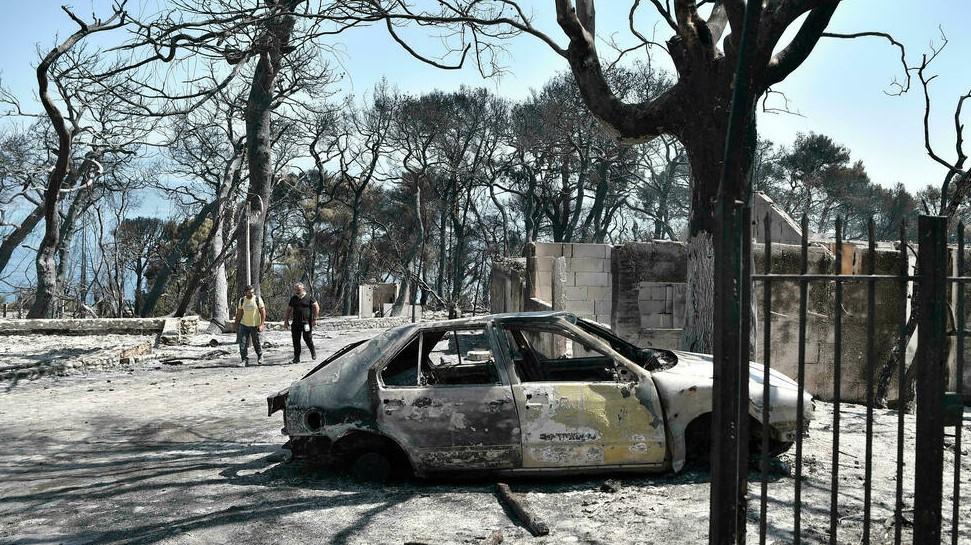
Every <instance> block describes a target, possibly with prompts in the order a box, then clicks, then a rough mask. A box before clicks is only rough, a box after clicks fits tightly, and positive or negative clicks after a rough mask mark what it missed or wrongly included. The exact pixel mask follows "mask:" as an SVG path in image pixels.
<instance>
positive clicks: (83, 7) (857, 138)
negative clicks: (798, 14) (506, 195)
mask: <svg viewBox="0 0 971 545" xmlns="http://www.w3.org/2000/svg"><path fill="white" fill-rule="evenodd" d="M254 1H255V0H254ZM62 3H63V0H61V1H55V0H0V5H2V6H3V9H4V17H3V18H2V19H0V50H2V52H3V54H2V57H0V78H2V80H3V83H4V85H6V86H7V87H8V88H10V89H12V90H13V91H14V92H15V93H16V94H18V95H20V96H21V97H23V98H24V99H25V101H29V99H30V98H31V97H32V92H33V88H34V85H35V82H34V80H33V73H32V69H33V66H34V65H35V63H36V59H37V55H36V51H37V47H38V46H39V47H41V48H43V49H47V48H49V47H51V46H52V45H53V44H54V36H55V34H59V35H60V36H62V37H63V36H66V35H67V34H68V33H70V32H72V31H73V30H74V28H75V27H74V23H72V22H71V21H70V20H69V19H68V18H67V16H66V15H65V14H64V13H63V12H62V11H61V10H60V5H61V4H62ZM69 3H70V5H72V6H73V7H74V8H75V10H76V12H77V13H79V14H82V15H83V14H90V13H91V12H92V10H95V11H97V12H98V13H107V6H108V5H109V3H108V2H107V1H106V0H74V1H69ZM162 3H164V2H163V0H142V1H139V0H129V9H130V10H131V11H133V12H146V13H151V12H154V11H155V10H157V9H158V6H159V5H160V4H162ZM644 4H646V6H644V7H643V8H642V9H641V14H642V15H641V18H640V22H641V23H642V28H643V29H646V30H647V32H650V31H651V28H652V26H653V25H654V22H655V20H654V19H653V18H652V16H651V12H650V7H649V3H646V2H645V3H644ZM524 5H527V7H528V8H531V9H532V11H533V13H534V14H535V21H536V24H537V26H538V27H540V28H542V29H545V30H547V31H549V33H550V34H551V35H552V36H553V37H554V38H555V39H557V41H559V42H560V43H564V42H565V40H563V38H562V35H561V34H560V33H559V32H558V31H557V28H556V26H555V20H554V16H553V8H552V0H532V1H530V0H527V1H526V2H524ZM615 5H616V6H617V7H616V8H615V7H614V6H615ZM622 6H629V3H627V2H618V1H617V0H610V1H605V0H601V1H600V2H599V3H598V8H599V9H598V33H599V35H600V37H601V38H603V39H607V38H609V36H610V35H611V33H612V32H615V31H618V32H619V31H622V30H624V27H625V25H626V17H627V12H626V8H625V7H622ZM968 20H971V1H968V0H926V1H925V0H845V1H844V3H843V5H842V6H841V7H840V8H839V10H838V11H837V14H836V16H835V17H834V21H833V23H832V25H831V27H830V28H831V30H833V31H837V32H857V31H866V30H880V31H886V32H890V33H892V34H894V35H895V36H896V37H897V38H898V39H899V40H900V41H902V42H903V43H904V44H905V45H906V46H907V48H908V53H909V55H910V57H911V59H912V60H916V59H917V58H918V57H919V55H920V54H921V53H923V52H924V51H926V50H927V48H928V46H929V44H930V42H931V41H932V40H939V36H940V34H939V30H938V26H939V25H940V26H941V27H942V28H943V30H944V32H945V33H946V34H947V36H948V38H949V40H950V43H949V45H948V46H947V49H945V51H944V52H943V53H942V55H941V57H940V58H939V59H938V60H937V61H936V63H935V66H934V72H935V73H938V74H940V77H939V78H937V79H936V80H935V81H934V83H933V87H932V93H933V95H932V96H933V99H934V106H935V108H936V110H935V112H934V115H933V116H932V138H933V140H934V142H935V144H936V145H937V146H938V147H939V149H940V151H941V153H942V155H944V156H945V157H948V158H950V157H952V156H953V155H954V150H953V148H954V144H953V142H954V131H953V121H952V115H953V109H954V104H955V102H956V100H957V98H958V96H960V95H961V94H963V93H965V92H967V90H968V89H969V88H971V72H969V71H968V70H967V69H966V68H965V66H964V65H963V63H962V58H966V57H967V55H968V53H971V36H969V35H968V34H967V33H966V32H965V33H963V34H962V33H961V30H962V28H961V22H962V21H964V22H966V21H968ZM656 28H657V29H658V37H659V38H662V39H663V38H666V35H665V34H664V30H665V28H664V27H663V26H661V25H658V26H657V27H656ZM408 36H409V37H410V38H411V39H412V40H411V41H412V43H413V44H414V45H415V47H417V48H418V49H421V50H422V51H427V52H431V53H434V52H436V51H441V49H440V44H439V42H438V41H437V40H436V39H433V38H428V37H426V36H424V35H420V34H418V33H415V32H411V33H409V34H408ZM119 38H120V36H119ZM618 38H619V39H621V40H622V41H624V40H626V41H627V42H628V43H630V42H629V40H630V38H629V35H628V34H627V33H620V34H618ZM331 44H332V45H335V46H336V47H337V48H338V49H340V50H341V51H342V52H343V53H342V55H341V62H342V64H343V66H344V68H345V70H346V72H347V77H346V78H345V79H344V81H343V83H342V85H343V86H344V90H345V92H355V93H361V92H365V91H367V90H368V89H370V88H371V87H372V86H373V84H374V83H375V82H376V81H378V80H379V79H380V78H381V77H387V78H388V79H389V81H391V82H392V83H394V84H395V85H397V86H398V87H399V88H401V89H402V90H405V91H409V92H416V93H417V92H422V91H426V90H430V89H435V88H437V89H446V90H447V89H453V88H456V87H458V86H459V85H461V84H467V85H484V86H486V87H489V88H490V89H492V90H494V91H496V92H498V93H499V94H502V95H505V96H508V97H510V98H522V97H524V96H526V95H528V93H529V90H530V88H536V87H539V86H540V85H542V84H543V82H545V81H546V80H547V79H548V78H549V77H550V76H551V75H553V74H555V73H556V72H558V71H562V70H565V69H566V68H567V66H566V63H565V61H564V60H563V59H561V58H559V57H558V56H556V55H555V54H553V53H552V51H550V50H549V48H547V47H546V46H545V45H544V44H543V43H541V42H540V41H539V40H536V39H535V38H532V37H521V38H518V39H515V40H512V41H510V42H509V43H508V44H507V46H506V54H505V56H504V59H503V61H504V65H505V67H506V68H507V70H508V73H507V74H506V75H504V76H503V77H502V78H499V79H491V80H486V81H484V80H482V79H481V77H480V76H479V74H478V73H477V72H476V71H475V70H474V69H472V67H471V66H469V67H467V68H466V69H464V70H461V71H443V70H440V69H436V68H433V67H430V66H426V65H422V64H421V63H419V62H418V61H416V60H414V59H413V58H412V57H410V56H409V55H408V54H407V53H405V52H404V51H403V50H402V49H401V48H400V47H399V46H397V45H396V44H395V43H394V42H393V41H391V40H390V39H389V38H388V37H387V35H386V32H385V31H384V30H383V29H382V28H371V29H361V30H355V31H352V32H349V33H346V34H344V35H342V36H340V37H339V38H338V39H337V40H335V41H334V42H331ZM601 50H602V51H604V50H606V48H604V47H602V48H601ZM663 55H664V54H663V52H658V53H656V55H655V58H656V59H657V60H659V61H663V60H664V59H663ZM894 77H897V78H898V79H901V78H902V77H903V74H902V70H901V67H900V63H899V57H898V54H897V52H896V50H895V49H893V48H891V47H890V46H889V44H887V42H885V41H883V40H879V39H875V38H867V39H861V40H853V41H846V40H824V41H823V43H821V44H820V45H819V46H818V47H817V49H816V51H814V53H813V55H812V56H811V57H810V59H809V60H808V61H807V62H806V63H805V64H804V65H803V66H802V67H801V68H800V69H799V70H798V71H797V72H796V73H795V74H794V75H793V76H791V77H790V78H789V79H788V80H787V81H786V82H784V83H783V84H782V85H780V86H778V90H779V91H783V92H784V93H785V94H786V95H787V97H788V99H789V101H790V104H791V107H792V108H793V109H795V110H798V111H799V112H800V113H801V114H802V117H797V116H793V115H768V114H766V115H762V116H761V117H760V121H759V128H760V132H761V135H762V136H763V137H766V138H769V139H771V140H773V141H775V142H779V143H789V142H791V141H792V139H793V138H794V137H795V135H796V133H797V132H799V131H810V130H811V131H816V132H821V133H824V134H827V135H829V136H831V137H833V138H834V139H835V140H836V141H837V142H840V143H842V144H844V145H846V146H847V147H848V148H849V149H850V150H851V152H852V154H853V156H854V158H858V159H862V160H863V161H864V163H865V164H866V167H867V169H868V170H869V172H870V173H871V177H872V178H873V179H874V180H875V181H876V182H877V183H881V184H884V185H891V184H894V183H896V182H903V183H904V184H905V185H906V186H907V187H908V188H910V189H912V190H915V189H917V188H919V187H922V186H924V185H927V184H929V183H933V184H939V183H940V180H941V177H942V175H943V171H942V169H941V168H940V167H939V166H937V165H936V164H935V163H933V162H932V161H931V160H930V159H929V158H928V157H927V156H926V153H925V151H924V149H923V141H922V137H921V130H922V129H921V116H922V107H923V98H922V96H921V95H920V92H919V89H913V90H912V91H911V93H909V94H908V95H906V96H903V97H890V96H887V95H885V94H884V92H883V91H884V90H886V89H888V88H889V84H890V82H891V80H892V79H893V78H894Z"/></svg>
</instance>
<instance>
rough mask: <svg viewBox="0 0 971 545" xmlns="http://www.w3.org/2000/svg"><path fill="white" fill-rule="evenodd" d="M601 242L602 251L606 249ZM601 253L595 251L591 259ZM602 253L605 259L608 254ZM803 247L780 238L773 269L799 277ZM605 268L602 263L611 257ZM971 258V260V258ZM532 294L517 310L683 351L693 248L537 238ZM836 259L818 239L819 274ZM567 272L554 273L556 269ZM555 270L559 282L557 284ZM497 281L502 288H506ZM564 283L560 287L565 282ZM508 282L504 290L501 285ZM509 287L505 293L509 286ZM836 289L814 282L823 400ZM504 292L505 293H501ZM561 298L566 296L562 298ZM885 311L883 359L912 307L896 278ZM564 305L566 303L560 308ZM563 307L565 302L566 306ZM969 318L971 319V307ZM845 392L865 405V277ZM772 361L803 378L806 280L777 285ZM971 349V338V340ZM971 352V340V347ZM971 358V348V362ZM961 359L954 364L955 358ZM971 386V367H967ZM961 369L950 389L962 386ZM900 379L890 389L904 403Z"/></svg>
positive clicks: (845, 357) (881, 268)
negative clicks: (551, 311)
mask: <svg viewBox="0 0 971 545" xmlns="http://www.w3.org/2000/svg"><path fill="white" fill-rule="evenodd" d="M597 246H599V248H597ZM843 251H844V254H843V263H844V270H843V272H844V273H845V274H862V273H863V270H862V269H861V267H862V264H863V263H864V262H865V258H866V251H867V250H866V248H865V247H860V246H855V245H853V244H847V245H846V246H844V249H843ZM763 253H764V249H763V246H762V245H761V244H756V245H754V247H753V254H754V260H755V264H754V265H755V266H754V270H756V271H762V270H763V266H764V265H763V263H764V255H763ZM591 254H592V255H591ZM897 255H898V254H897V252H896V251H895V250H894V249H893V248H886V247H885V248H878V249H877V257H876V259H877V261H876V268H877V273H878V274H894V273H896V272H897V267H898V265H897ZM601 256H602V257H601ZM799 256H800V248H799V246H798V245H785V244H773V268H772V270H773V272H775V273H797V272H798V270H799V259H800V257H799ZM608 258H609V260H610V264H609V266H608V265H603V266H602V267H603V268H602V270H599V271H598V270H590V269H597V268H600V267H601V265H599V264H598V263H597V262H596V260H601V259H602V260H605V261H606V260H607V259H608ZM968 261H971V256H969V258H968ZM525 262H526V272H525V273H524V274H525V276H527V277H528V280H527V284H528V286H527V289H526V292H527V296H526V297H525V298H524V300H523V305H522V306H520V307H518V308H517V309H516V310H533V309H545V308H555V309H556V310H560V309H563V310H568V311H572V312H575V313H577V314H578V315H580V316H583V317H587V318H590V319H593V320H596V321H598V322H601V323H605V324H608V325H610V326H611V328H612V329H613V330H614V331H615V332H616V333H617V334H618V335H620V336H621V337H622V338H624V339H627V340H629V341H631V342H633V343H634V344H637V345H639V346H645V347H651V346H653V347H658V348H669V349H677V348H679V345H680V338H681V328H682V326H683V320H684V318H683V316H684V293H685V290H684V287H685V284H684V282H685V278H686V276H687V260H686V252H685V247H684V244H682V243H679V242H671V241H653V242H637V243H629V244H624V245H620V246H615V247H610V246H605V245H592V244H549V243H537V244H535V245H534V247H533V251H532V252H531V255H530V256H529V257H528V258H526V260H525ZM833 265H834V257H833V254H832V248H831V247H830V245H827V244H818V243H817V244H813V245H812V246H811V247H810V251H809V265H808V268H809V272H810V273H829V272H831V271H832V269H833ZM559 269H562V271H560V272H559V273H558V274H556V275H554V271H556V270H559ZM554 276H556V277H557V278H559V280H557V281H556V282H554ZM497 284H501V282H497V280H496V277H494V278H493V288H496V287H497ZM557 286H559V288H557ZM499 287H501V286H499ZM500 291H501V290H500ZM833 292H834V285H833V284H832V283H828V282H811V283H810V284H809V290H808V311H809V312H808V317H807V324H806V331H807V337H806V379H807V380H806V383H807V389H808V390H809V391H810V392H812V393H813V394H814V395H816V396H818V397H820V398H822V399H827V400H828V399H832V392H833V372H834V362H833V360H834V357H833V354H834V348H835V347H834V333H833V312H834V309H833ZM753 295H754V296H755V304H756V309H757V311H756V324H755V327H756V335H757V337H756V342H755V345H754V347H753V360H755V361H762V359H763V357H764V354H762V346H763V340H764V335H765V333H766V332H765V330H764V329H765V328H764V323H765V316H764V315H763V310H762V288H761V284H759V283H757V284H756V285H755V287H754V290H753ZM493 297H495V295H494V296H493ZM557 301H558V302H557ZM877 301H878V302H879V305H880V306H879V308H878V310H877V312H876V314H875V317H876V334H877V338H876V343H875V345H876V347H877V354H876V356H877V362H878V363H877V364H878V365H879V364H880V362H882V361H884V360H885V359H886V357H887V355H888V353H889V350H890V349H891V344H892V340H893V338H894V336H895V333H896V328H897V322H896V320H897V319H898V317H899V316H900V313H901V312H905V311H906V310H907V305H908V300H907V299H906V298H902V297H901V296H900V293H899V289H898V286H897V285H896V284H895V283H893V282H878V283H877ZM554 303H556V304H555V305H554ZM557 307H559V308H557ZM967 307H968V309H969V316H968V319H969V322H971V304H968V305H967ZM843 309H844V310H843V312H844V315H843V350H842V371H843V372H842V376H843V382H842V394H843V398H844V399H845V400H847V401H851V402H852V401H856V402H859V401H862V400H864V399H865V397H866V384H865V380H864V378H865V370H866V356H865V354H866V350H865V343H866V335H865V331H866V321H867V312H866V311H867V309H866V286H865V283H862V282H848V283H845V284H844V305H843ZM770 335H771V341H772V350H773V352H772V367H773V368H775V369H778V370H780V371H782V372H783V373H785V374H787V375H789V376H791V377H795V376H796V374H797V365H798V359H797V358H798V352H799V350H798V346H799V285H798V283H796V282H776V283H774V284H773V288H772V329H771V332H770ZM968 344H969V345H971V343H968ZM969 348H971V346H969ZM967 361H971V351H969V353H968V360H967ZM952 365H953V364H952ZM967 369H969V371H966V378H965V382H966V384H971V365H969V366H967ZM954 378H956V377H954V370H953V366H952V377H951V382H950V386H949V388H951V389H953V384H954ZM896 396H897V393H896V384H895V383H893V384H892V387H891V391H890V397H891V399H895V398H896Z"/></svg>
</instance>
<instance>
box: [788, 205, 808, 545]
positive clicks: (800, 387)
mask: <svg viewBox="0 0 971 545" xmlns="http://www.w3.org/2000/svg"><path fill="white" fill-rule="evenodd" d="M808 263H809V216H808V215H804V216H803V217H802V251H801V253H800V258H799V273H800V274H803V275H804V274H806V273H807V272H808ZM808 288H809V282H808V281H807V280H806V279H801V280H800V282H799V361H798V371H797V378H796V383H797V394H796V490H795V498H794V499H793V503H794V505H793V528H792V533H793V535H792V538H793V543H794V544H795V545H800V544H801V543H802V535H801V534H802V431H803V426H804V425H805V422H804V420H805V418H804V417H803V414H802V413H803V408H804V407H803V406H804V401H803V391H804V390H805V388H806V316H807V314H808V313H807V309H806V304H807V301H806V300H807V298H808V297H807V290H808Z"/></svg>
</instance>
